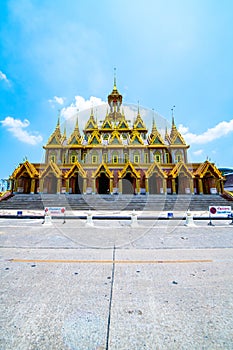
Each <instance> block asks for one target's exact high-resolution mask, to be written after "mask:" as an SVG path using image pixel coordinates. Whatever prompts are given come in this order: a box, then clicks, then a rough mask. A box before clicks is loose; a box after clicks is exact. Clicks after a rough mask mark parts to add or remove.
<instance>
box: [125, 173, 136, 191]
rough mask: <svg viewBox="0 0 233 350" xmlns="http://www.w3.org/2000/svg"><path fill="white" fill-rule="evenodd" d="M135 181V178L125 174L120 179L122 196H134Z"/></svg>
mask: <svg viewBox="0 0 233 350" xmlns="http://www.w3.org/2000/svg"><path fill="white" fill-rule="evenodd" d="M135 187H136V181H135V178H134V177H133V176H132V175H131V174H130V173H127V174H126V175H125V177H124V178H123V179H122V193H123V194H135Z"/></svg>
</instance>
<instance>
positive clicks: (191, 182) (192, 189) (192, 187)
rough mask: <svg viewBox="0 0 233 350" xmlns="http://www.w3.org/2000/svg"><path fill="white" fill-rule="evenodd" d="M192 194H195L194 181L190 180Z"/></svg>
mask: <svg viewBox="0 0 233 350" xmlns="http://www.w3.org/2000/svg"><path fill="white" fill-rule="evenodd" d="M190 192H191V194H194V186H193V179H190Z"/></svg>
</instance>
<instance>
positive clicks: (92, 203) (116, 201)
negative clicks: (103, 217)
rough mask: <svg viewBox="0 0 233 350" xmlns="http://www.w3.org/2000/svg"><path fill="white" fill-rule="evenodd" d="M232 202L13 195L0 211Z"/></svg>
mask: <svg viewBox="0 0 233 350" xmlns="http://www.w3.org/2000/svg"><path fill="white" fill-rule="evenodd" d="M226 205H228V206H229V205H231V207H232V209H233V202H232V201H229V200H227V199H224V198H223V197H221V196H219V195H148V196H146V195H139V196H133V195H112V196H111V195H76V194H16V195H14V196H13V197H11V198H9V199H8V200H4V201H1V202H0V210H4V209H5V210H7V209H8V210H44V208H45V207H65V208H66V210H71V211H72V210H103V211H107V210H111V211H112V210H113V211H123V210H129V211H131V210H136V211H142V210H145V211H149V210H150V211H186V210H188V209H190V210H191V211H208V209H209V206H226Z"/></svg>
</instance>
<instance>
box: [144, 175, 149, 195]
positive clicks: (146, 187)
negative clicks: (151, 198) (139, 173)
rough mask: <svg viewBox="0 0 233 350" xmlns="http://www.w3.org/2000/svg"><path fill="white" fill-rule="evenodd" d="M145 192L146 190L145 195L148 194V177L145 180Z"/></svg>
mask: <svg viewBox="0 0 233 350" xmlns="http://www.w3.org/2000/svg"><path fill="white" fill-rule="evenodd" d="M145 190H146V193H149V179H148V177H146V178H145Z"/></svg>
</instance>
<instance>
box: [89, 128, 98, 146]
mask: <svg viewBox="0 0 233 350" xmlns="http://www.w3.org/2000/svg"><path fill="white" fill-rule="evenodd" d="M100 144H101V138H100V134H99V131H98V130H95V131H93V132H92V134H91V135H90V137H89V139H88V145H100Z"/></svg>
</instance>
